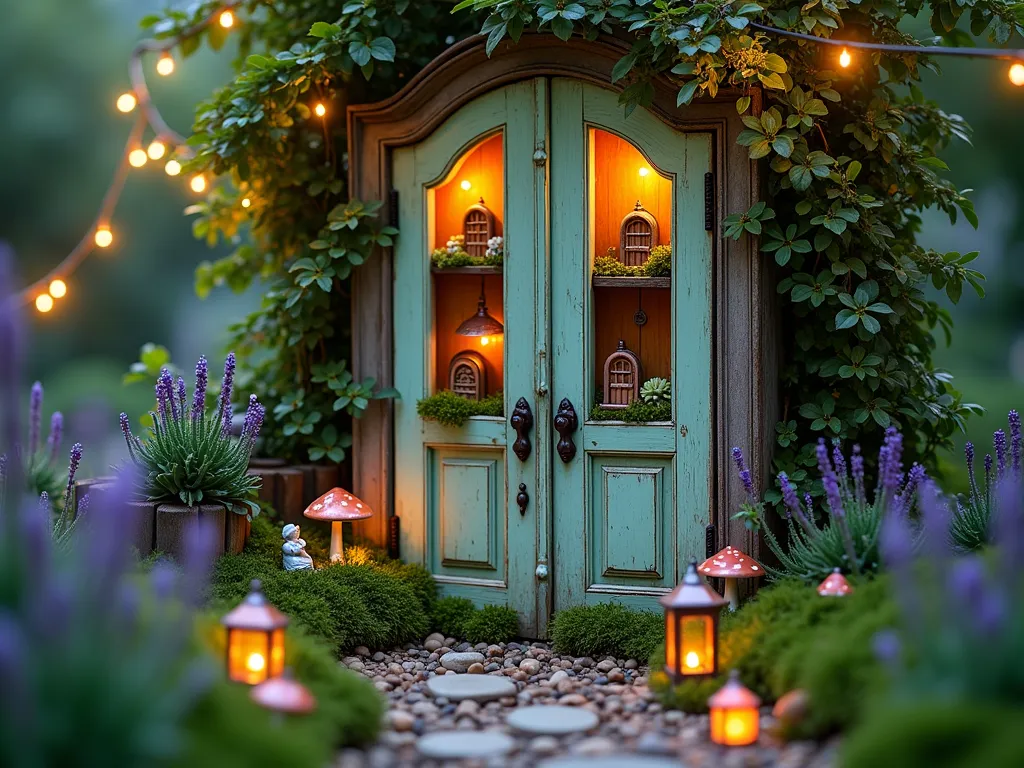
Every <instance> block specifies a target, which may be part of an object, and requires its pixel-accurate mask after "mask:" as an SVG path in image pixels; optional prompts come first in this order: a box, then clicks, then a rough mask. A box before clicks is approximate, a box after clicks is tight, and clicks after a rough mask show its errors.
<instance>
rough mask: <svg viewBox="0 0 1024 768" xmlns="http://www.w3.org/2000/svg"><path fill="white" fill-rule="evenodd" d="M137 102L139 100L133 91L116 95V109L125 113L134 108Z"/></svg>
mask: <svg viewBox="0 0 1024 768" xmlns="http://www.w3.org/2000/svg"><path fill="white" fill-rule="evenodd" d="M138 103H139V101H138V99H136V98H135V94H134V93H122V94H121V95H120V96H118V97H117V111H118V112H124V113H125V114H126V115H127V114H128V113H129V112H131V111H132V110H133V109H135V105H136V104H138Z"/></svg>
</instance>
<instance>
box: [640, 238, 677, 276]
mask: <svg viewBox="0 0 1024 768" xmlns="http://www.w3.org/2000/svg"><path fill="white" fill-rule="evenodd" d="M643 271H644V275H646V276H647V277H666V276H668V275H670V274H671V273H672V248H671V246H668V245H656V246H654V247H653V248H651V254H650V256H648V257H647V261H645V262H644V266H643Z"/></svg>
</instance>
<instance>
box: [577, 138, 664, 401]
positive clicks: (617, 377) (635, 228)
mask: <svg viewBox="0 0 1024 768" xmlns="http://www.w3.org/2000/svg"><path fill="white" fill-rule="evenodd" d="M587 138H588V156H589V162H588V188H589V189H588V192H589V205H588V209H589V226H590V233H589V235H590V236H589V242H590V247H591V253H592V269H593V276H592V283H593V288H594V293H593V303H592V309H591V312H592V317H593V357H592V360H593V361H594V371H593V382H594V393H595V397H594V403H595V407H594V408H593V410H592V411H591V417H592V418H597V419H601V420H616V419H621V418H626V419H627V420H631V421H638V420H639V421H669V420H671V418H672V398H671V394H670V387H671V383H670V378H671V374H672V290H671V287H672V278H671V273H672V245H671V244H672V179H671V178H669V177H666V176H665V175H663V174H662V173H661V172H659V170H658V169H657V168H655V166H654V165H653V164H652V163H651V162H650V160H648V159H647V158H646V157H645V156H644V155H643V153H641V152H640V151H639V150H638V149H637V148H636V147H634V146H633V145H632V144H631V143H630V142H628V141H626V140H625V139H623V138H621V137H620V136H618V135H616V134H614V133H611V132H610V131H606V130H602V129H600V128H590V129H589V130H588V137H587ZM645 383H646V387H645ZM637 401H639V402H637ZM634 403H636V404H634Z"/></svg>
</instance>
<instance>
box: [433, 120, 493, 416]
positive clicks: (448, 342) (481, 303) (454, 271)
mask: <svg viewBox="0 0 1024 768" xmlns="http://www.w3.org/2000/svg"><path fill="white" fill-rule="evenodd" d="M502 139H503V137H502V134H501V133H497V134H494V135H492V136H489V137H487V138H485V139H482V140H481V141H479V142H477V143H476V144H474V145H473V146H471V147H470V148H469V149H467V150H466V151H465V152H464V153H463V154H462V155H461V156H460V157H459V158H458V159H457V160H456V161H455V163H454V165H453V166H452V169H451V170H450V171H449V173H448V174H447V175H446V176H445V178H444V179H443V180H442V181H441V182H440V183H438V184H437V185H435V186H433V187H431V188H429V189H428V190H427V203H428V205H427V210H428V243H429V248H430V253H429V257H430V264H431V268H430V271H431V274H432V278H431V279H432V280H433V307H434V337H433V340H434V375H433V384H434V390H435V391H440V390H443V389H447V390H450V391H452V392H454V393H455V394H457V395H459V396H460V397H465V398H467V399H469V400H482V399H484V398H485V397H487V396H488V395H493V394H495V393H497V392H500V391H501V389H502V384H503V378H504V344H503V338H504V306H503V299H504V297H503V293H504V280H503V266H504V256H505V253H504V250H505V249H504V240H503V238H502V220H503V218H504V210H503V208H504V199H505V177H504V149H503V140H502Z"/></svg>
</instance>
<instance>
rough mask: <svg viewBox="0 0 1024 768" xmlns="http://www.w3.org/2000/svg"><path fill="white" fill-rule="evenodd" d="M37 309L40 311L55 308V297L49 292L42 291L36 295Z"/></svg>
mask: <svg viewBox="0 0 1024 768" xmlns="http://www.w3.org/2000/svg"><path fill="white" fill-rule="evenodd" d="M36 309H38V310H39V311H40V312H44V313H45V312H49V311H50V310H51V309H53V297H52V296H50V294H48V293H40V294H39V295H38V296H36Z"/></svg>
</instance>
